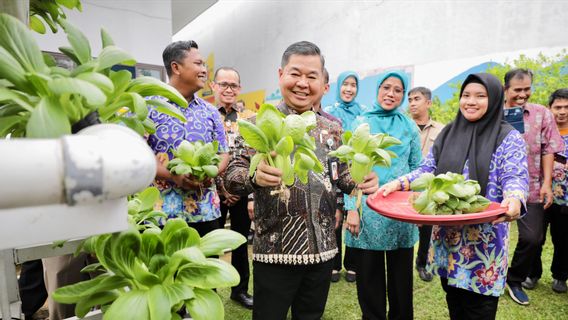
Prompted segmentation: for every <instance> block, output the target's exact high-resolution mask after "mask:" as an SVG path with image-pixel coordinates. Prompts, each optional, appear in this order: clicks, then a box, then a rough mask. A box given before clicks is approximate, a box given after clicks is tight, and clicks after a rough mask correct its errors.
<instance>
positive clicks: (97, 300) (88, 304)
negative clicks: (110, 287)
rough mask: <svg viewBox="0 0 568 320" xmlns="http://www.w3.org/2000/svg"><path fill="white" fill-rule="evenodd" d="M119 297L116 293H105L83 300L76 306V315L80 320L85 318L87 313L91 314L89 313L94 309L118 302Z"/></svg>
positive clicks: (98, 293)
mask: <svg viewBox="0 0 568 320" xmlns="http://www.w3.org/2000/svg"><path fill="white" fill-rule="evenodd" d="M118 297H119V295H118V293H117V292H116V291H103V292H97V293H95V294H93V295H90V296H88V297H85V298H82V299H81V300H79V301H77V304H76V305H75V315H76V316H77V317H79V318H83V317H85V315H86V314H87V313H89V311H91V308H92V307H95V306H98V305H105V304H107V303H110V302H112V301H114V300H116V299H117V298H118Z"/></svg>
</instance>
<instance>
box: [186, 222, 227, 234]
mask: <svg viewBox="0 0 568 320" xmlns="http://www.w3.org/2000/svg"><path fill="white" fill-rule="evenodd" d="M219 219H220V218H218V219H215V220H211V221H205V222H193V223H188V224H187V225H188V226H190V227H192V228H193V229H195V230H196V231H197V233H199V236H200V237H203V236H204V235H206V234H208V233H209V232H211V231H213V230H215V229H219Z"/></svg>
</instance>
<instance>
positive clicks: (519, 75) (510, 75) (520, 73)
mask: <svg viewBox="0 0 568 320" xmlns="http://www.w3.org/2000/svg"><path fill="white" fill-rule="evenodd" d="M525 76H528V77H529V78H530V79H531V82H532V79H533V73H532V71H530V70H529V69H522V68H517V69H511V70H509V71H507V73H505V89H507V88H509V87H510V85H511V80H512V79H523V78H524V77H525Z"/></svg>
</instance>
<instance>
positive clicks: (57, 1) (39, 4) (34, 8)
mask: <svg viewBox="0 0 568 320" xmlns="http://www.w3.org/2000/svg"><path fill="white" fill-rule="evenodd" d="M64 7H65V8H67V9H70V10H72V9H77V10H78V11H82V10H83V8H82V6H81V1H79V0H30V28H31V29H32V30H34V31H35V32H37V33H41V34H44V33H45V32H46V28H45V25H44V23H43V22H42V21H41V20H42V19H43V21H44V22H45V23H46V24H47V25H48V27H49V28H50V29H51V32H53V33H56V32H57V29H58V28H57V24H59V23H60V20H62V19H66V18H67V16H66V15H65V11H64V10H63V8H64ZM40 17H41V19H40Z"/></svg>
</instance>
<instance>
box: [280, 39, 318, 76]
mask: <svg viewBox="0 0 568 320" xmlns="http://www.w3.org/2000/svg"><path fill="white" fill-rule="evenodd" d="M294 54H297V55H301V56H319V57H320V61H321V70H322V72H323V70H324V68H325V59H324V57H323V55H322V54H321V50H320V48H319V47H318V46H316V45H315V44H314V43H311V42H309V41H299V42H295V43H292V44H291V45H290V46H289V47H288V48H286V50H284V54H282V62H281V65H280V66H281V67H282V68H284V67H285V66H286V65H287V64H288V61H290V57H291V56H292V55H294Z"/></svg>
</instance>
